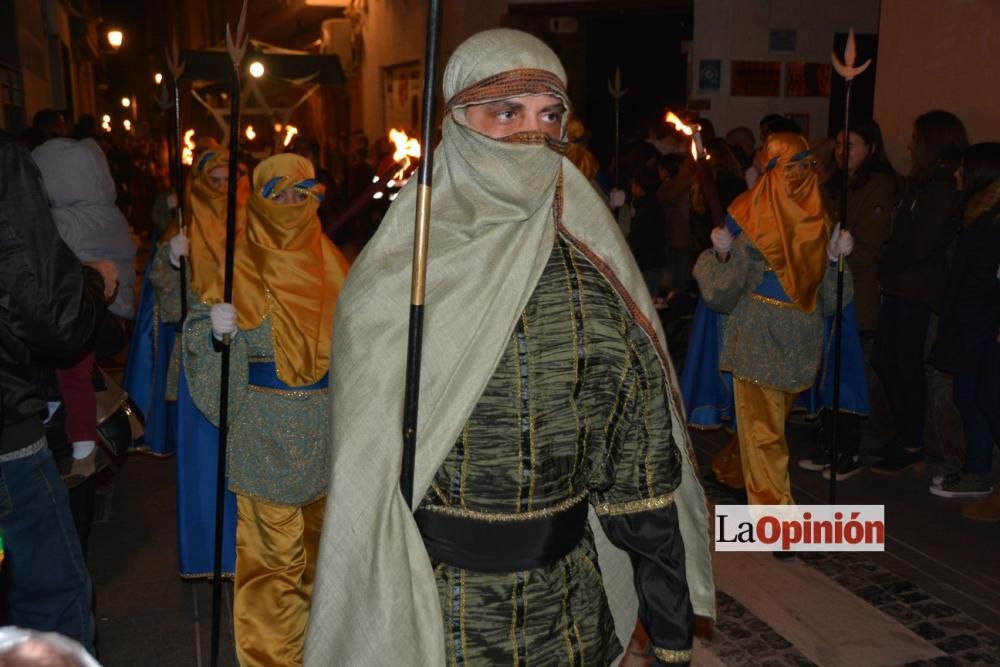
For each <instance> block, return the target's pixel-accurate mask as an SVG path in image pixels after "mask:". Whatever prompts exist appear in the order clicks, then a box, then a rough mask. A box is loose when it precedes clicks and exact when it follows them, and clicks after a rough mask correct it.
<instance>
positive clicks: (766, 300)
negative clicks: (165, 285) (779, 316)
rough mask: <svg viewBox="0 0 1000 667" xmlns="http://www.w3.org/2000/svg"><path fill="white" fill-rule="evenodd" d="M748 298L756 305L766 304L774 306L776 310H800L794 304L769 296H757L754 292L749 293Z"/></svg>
mask: <svg viewBox="0 0 1000 667" xmlns="http://www.w3.org/2000/svg"><path fill="white" fill-rule="evenodd" d="M750 298H751V299H753V300H754V301H757V302H758V303H766V304H767V305H769V306H774V307H776V308H786V309H788V310H802V309H801V308H799V307H798V306H797V305H796V304H794V303H792V302H791V301H779V300H778V299H772V298H771V297H769V296H764V295H763V294H757V293H756V292H750Z"/></svg>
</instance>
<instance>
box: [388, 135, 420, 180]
mask: <svg viewBox="0 0 1000 667" xmlns="http://www.w3.org/2000/svg"><path fill="white" fill-rule="evenodd" d="M389 139H390V140H391V141H392V143H393V145H394V146H395V147H396V151H395V152H394V153H393V154H392V160H393V162H395V163H398V164H399V165H400V168H399V171H397V172H396V174H395V176H393V178H394V179H395V180H397V181H402V180H404V179H405V177H406V172H407V171H408V170H409V169H410V164H411V161H410V158H419V157H420V142H419V141H417V140H416V139H415V138H413V137H409V136H407V135H406V132H402V131H400V130H397V129H395V128H394V129H391V130H389Z"/></svg>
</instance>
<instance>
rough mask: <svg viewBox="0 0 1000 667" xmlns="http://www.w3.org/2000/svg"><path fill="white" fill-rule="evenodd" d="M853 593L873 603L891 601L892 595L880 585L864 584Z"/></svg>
mask: <svg viewBox="0 0 1000 667" xmlns="http://www.w3.org/2000/svg"><path fill="white" fill-rule="evenodd" d="M855 594H856V595H857V596H858V597H859V598H861V599H862V600H866V601H868V602H871V603H872V604H875V605H877V604H879V603H880V602H886V601H891V599H892V596H891V595H890V594H889V593H888V592H886V591H885V590H884V589H882V588H881V587H880V586H866V587H865V588H863V589H861V590H860V591H857V592H856V593H855Z"/></svg>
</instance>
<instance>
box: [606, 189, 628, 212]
mask: <svg viewBox="0 0 1000 667" xmlns="http://www.w3.org/2000/svg"><path fill="white" fill-rule="evenodd" d="M608 200H609V201H610V202H611V208H619V207H621V206H623V205H624V204H625V191H624V190H619V189H618V188H615V189H614V190H612V191H611V196H610V197H609V198H608Z"/></svg>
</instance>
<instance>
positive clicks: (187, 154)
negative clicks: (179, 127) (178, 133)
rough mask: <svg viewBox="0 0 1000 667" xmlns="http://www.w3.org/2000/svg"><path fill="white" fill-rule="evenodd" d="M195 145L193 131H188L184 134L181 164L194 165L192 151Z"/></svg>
mask: <svg viewBox="0 0 1000 667" xmlns="http://www.w3.org/2000/svg"><path fill="white" fill-rule="evenodd" d="M196 146H197V144H195V143H194V130H188V131H187V132H185V133H184V150H183V151H181V162H183V163H184V164H185V165H187V166H189V167H190V166H191V165H192V164H194V149H195V148H196Z"/></svg>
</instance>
